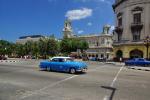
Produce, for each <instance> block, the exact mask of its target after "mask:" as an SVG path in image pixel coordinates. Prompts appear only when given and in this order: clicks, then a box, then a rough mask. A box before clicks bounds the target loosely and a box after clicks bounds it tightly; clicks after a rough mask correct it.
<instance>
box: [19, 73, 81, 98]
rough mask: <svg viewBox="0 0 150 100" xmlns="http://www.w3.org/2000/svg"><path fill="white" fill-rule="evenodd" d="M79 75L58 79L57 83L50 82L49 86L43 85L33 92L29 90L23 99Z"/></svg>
mask: <svg viewBox="0 0 150 100" xmlns="http://www.w3.org/2000/svg"><path fill="white" fill-rule="evenodd" d="M77 76H78V75H73V76H71V77H68V78H65V79H63V80H60V81H58V82H55V83H53V84H50V85H48V86H45V87H43V88H41V89H39V90H35V91H32V92H29V93H27V94H26V95H24V96H22V97H21V99H24V98H27V97H30V96H32V95H34V94H38V93H39V92H42V91H43V90H45V89H48V88H50V87H53V86H55V85H57V84H60V83H63V82H65V81H68V80H70V79H72V78H75V77H77Z"/></svg>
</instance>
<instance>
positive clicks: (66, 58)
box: [51, 57, 71, 59]
mask: <svg viewBox="0 0 150 100" xmlns="http://www.w3.org/2000/svg"><path fill="white" fill-rule="evenodd" d="M54 58H63V59H67V58H71V57H53V58H51V59H54Z"/></svg>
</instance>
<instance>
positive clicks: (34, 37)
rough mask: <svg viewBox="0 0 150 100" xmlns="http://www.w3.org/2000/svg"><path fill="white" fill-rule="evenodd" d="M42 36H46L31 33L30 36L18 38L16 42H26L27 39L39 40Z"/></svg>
mask: <svg viewBox="0 0 150 100" xmlns="http://www.w3.org/2000/svg"><path fill="white" fill-rule="evenodd" d="M40 38H44V36H42V35H29V36H22V37H19V39H17V41H16V43H18V44H25V43H26V42H27V41H33V42H36V41H39V39H40Z"/></svg>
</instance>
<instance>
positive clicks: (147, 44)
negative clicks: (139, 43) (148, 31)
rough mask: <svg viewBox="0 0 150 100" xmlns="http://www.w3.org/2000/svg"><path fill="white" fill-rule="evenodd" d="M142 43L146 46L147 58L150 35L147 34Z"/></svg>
mask: <svg viewBox="0 0 150 100" xmlns="http://www.w3.org/2000/svg"><path fill="white" fill-rule="evenodd" d="M144 45H145V47H146V58H147V59H149V57H148V48H149V46H150V37H149V36H147V37H146V38H145V40H144Z"/></svg>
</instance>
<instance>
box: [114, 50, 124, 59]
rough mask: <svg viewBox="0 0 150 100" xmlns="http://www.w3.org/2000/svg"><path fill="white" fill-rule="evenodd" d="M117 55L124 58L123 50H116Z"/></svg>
mask: <svg viewBox="0 0 150 100" xmlns="http://www.w3.org/2000/svg"><path fill="white" fill-rule="evenodd" d="M116 57H117V58H118V59H119V58H123V52H122V51H121V50H118V51H117V52H116Z"/></svg>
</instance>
